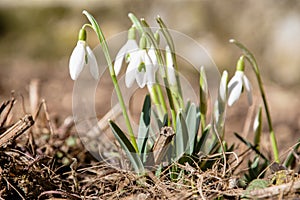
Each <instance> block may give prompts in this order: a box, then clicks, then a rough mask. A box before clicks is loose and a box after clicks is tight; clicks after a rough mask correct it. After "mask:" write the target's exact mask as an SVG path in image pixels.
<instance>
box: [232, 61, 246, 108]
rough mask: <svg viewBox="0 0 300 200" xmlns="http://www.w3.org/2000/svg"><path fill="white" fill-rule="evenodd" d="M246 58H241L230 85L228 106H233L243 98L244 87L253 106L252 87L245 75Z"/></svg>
mask: <svg viewBox="0 0 300 200" xmlns="http://www.w3.org/2000/svg"><path fill="white" fill-rule="evenodd" d="M244 68H245V63H244V56H241V57H240V59H239V60H238V63H237V68H236V72H235V74H234V76H233V77H232V79H231V80H230V81H229V83H228V92H229V97H228V105H229V106H232V105H233V104H234V103H235V102H236V101H237V100H238V99H239V98H240V96H241V93H242V91H243V87H244V88H245V89H246V92H247V97H248V102H249V105H252V87H251V84H250V82H249V80H248V78H247V77H246V75H245V73H244Z"/></svg>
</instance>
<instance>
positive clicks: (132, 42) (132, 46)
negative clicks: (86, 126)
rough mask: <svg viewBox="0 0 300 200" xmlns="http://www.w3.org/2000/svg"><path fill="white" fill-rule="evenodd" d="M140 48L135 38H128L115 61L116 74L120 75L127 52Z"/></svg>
mask: <svg viewBox="0 0 300 200" xmlns="http://www.w3.org/2000/svg"><path fill="white" fill-rule="evenodd" d="M138 48H139V47H138V45H137V43H136V41H135V40H128V41H127V42H126V44H125V45H124V46H123V47H122V48H121V49H120V50H119V52H118V54H117V56H116V59H115V63H114V70H115V73H116V75H118V74H119V73H120V71H121V68H122V64H123V59H124V57H126V55H127V54H130V53H132V52H134V51H137V50H138Z"/></svg>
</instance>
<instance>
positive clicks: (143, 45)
mask: <svg viewBox="0 0 300 200" xmlns="http://www.w3.org/2000/svg"><path fill="white" fill-rule="evenodd" d="M139 47H140V49H146V47H147V39H146V36H145V35H144V34H143V35H142V37H141V39H140V46H139Z"/></svg>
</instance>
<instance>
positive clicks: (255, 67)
mask: <svg viewBox="0 0 300 200" xmlns="http://www.w3.org/2000/svg"><path fill="white" fill-rule="evenodd" d="M229 42H230V43H233V44H235V45H236V46H237V47H239V48H240V49H241V50H242V51H243V52H244V54H245V57H246V59H247V60H248V61H249V62H250V63H251V66H252V69H253V71H254V73H255V75H256V79H257V82H258V86H259V90H260V94H261V97H262V100H263V103H264V107H265V112H266V116H267V120H268V126H269V132H270V140H271V144H272V149H273V155H274V159H275V161H276V162H277V163H279V162H280V160H279V153H278V146H277V141H276V136H275V133H274V129H273V124H272V118H271V114H270V111H269V106H268V101H267V97H266V94H265V91H264V86H263V83H262V79H261V76H260V71H259V68H258V64H257V62H256V59H255V57H254V56H253V54H252V53H251V52H250V51H249V50H248V49H247V48H246V47H245V46H244V45H243V44H241V43H240V42H238V41H236V40H234V39H231V40H229Z"/></svg>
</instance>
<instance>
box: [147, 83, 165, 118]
mask: <svg viewBox="0 0 300 200" xmlns="http://www.w3.org/2000/svg"><path fill="white" fill-rule="evenodd" d="M156 85H157V84H156V83H154V84H153V85H148V86H147V87H148V90H149V92H150V97H151V99H152V101H153V102H154V105H155V106H156V108H157V112H158V116H159V119H163V117H164V114H163V111H162V108H161V106H160V102H159V96H158V95H157V89H156V88H157V87H156Z"/></svg>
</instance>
